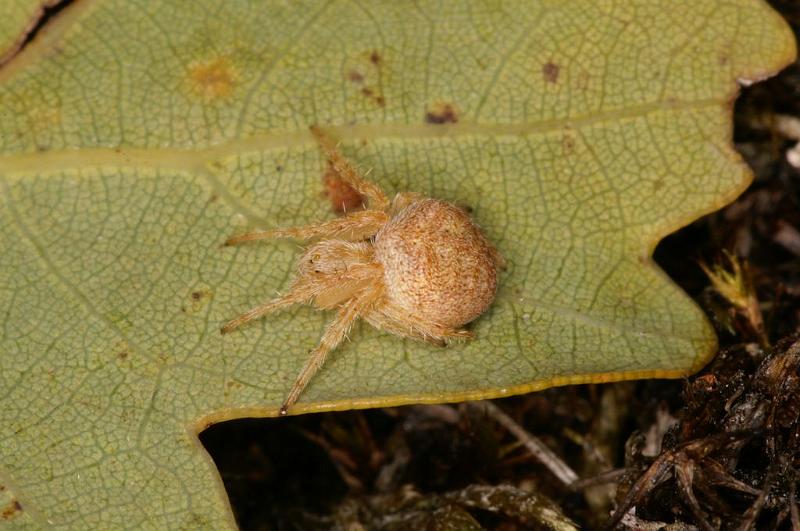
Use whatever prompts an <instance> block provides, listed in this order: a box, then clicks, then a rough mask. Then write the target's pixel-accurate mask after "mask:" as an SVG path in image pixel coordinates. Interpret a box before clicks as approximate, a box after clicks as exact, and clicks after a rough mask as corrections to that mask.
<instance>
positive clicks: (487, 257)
mask: <svg viewBox="0 0 800 531" xmlns="http://www.w3.org/2000/svg"><path fill="white" fill-rule="evenodd" d="M375 259H376V260H377V261H378V262H380V263H381V264H382V265H383V268H384V282H385V286H386V292H387V295H388V297H389V299H390V301H391V302H392V303H394V304H396V305H397V306H399V307H401V308H403V309H404V310H406V311H408V312H409V313H411V314H413V315H416V316H419V317H421V318H423V319H425V320H428V321H431V322H434V323H437V324H439V325H444V326H452V327H458V326H461V325H463V324H466V323H468V322H470V321H472V320H473V319H475V318H476V317H478V316H479V315H480V314H482V313H483V312H484V311H485V310H486V308H487V307H488V306H489V304H491V302H492V301H493V300H494V297H495V291H496V288H497V265H496V263H495V254H494V250H493V248H492V246H491V245H490V244H489V242H488V241H487V240H486V237H485V236H484V235H483V233H482V232H481V230H480V228H478V226H477V225H476V224H475V223H474V222H473V221H472V220H471V219H470V217H469V216H468V215H467V214H466V213H465V212H464V211H463V210H461V209H459V208H457V207H455V206H453V205H451V204H449V203H446V202H444V201H438V200H435V199H423V200H420V201H416V202H414V203H412V204H411V205H409V206H408V207H406V208H405V209H403V210H402V211H400V212H399V213H398V214H397V215H396V216H394V217H393V218H392V219H391V220H390V221H389V222H388V223H387V224H386V225H385V226H384V227H383V228H382V229H381V230H380V231H379V232H378V234H377V235H376V236H375Z"/></svg>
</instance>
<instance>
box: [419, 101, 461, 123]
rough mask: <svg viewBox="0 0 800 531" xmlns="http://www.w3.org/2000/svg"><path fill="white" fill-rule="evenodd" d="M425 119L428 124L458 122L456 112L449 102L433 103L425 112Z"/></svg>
mask: <svg viewBox="0 0 800 531" xmlns="http://www.w3.org/2000/svg"><path fill="white" fill-rule="evenodd" d="M425 121H426V122H427V123H429V124H454V123H457V122H458V112H457V111H456V108H455V107H454V106H453V104H451V103H445V102H437V103H434V104H433V105H432V106H431V107H429V108H428V110H427V111H426V112H425Z"/></svg>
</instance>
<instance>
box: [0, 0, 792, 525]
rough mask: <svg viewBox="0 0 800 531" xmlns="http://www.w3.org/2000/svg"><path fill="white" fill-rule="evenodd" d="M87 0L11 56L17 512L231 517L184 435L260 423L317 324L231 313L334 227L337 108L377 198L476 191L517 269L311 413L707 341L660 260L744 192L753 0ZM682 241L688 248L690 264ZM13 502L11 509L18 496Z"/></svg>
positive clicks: (699, 350) (2, 267)
mask: <svg viewBox="0 0 800 531" xmlns="http://www.w3.org/2000/svg"><path fill="white" fill-rule="evenodd" d="M658 4H659V3H657V2H652V1H650V0H639V1H628V0H625V1H618V2H611V1H597V0H581V1H569V2H566V1H555V0H549V1H548V0H541V1H536V2H522V1H517V2H511V1H509V2H460V1H453V2H445V3H441V2H436V3H435V2H427V1H425V2H418V3H413V4H412V3H407V2H383V3H372V2H365V3H355V2H344V1H330V2H321V1H317V2H307V3H306V4H305V5H301V3H300V2H279V1H270V2H251V3H247V2H216V1H212V0H202V1H201V0H197V1H191V2H189V1H187V2H157V1H151V2H143V1H132V0H109V1H105V2H97V1H93V0H81V1H80V2H75V3H74V4H73V5H71V6H70V7H68V8H67V9H65V10H64V11H62V12H61V13H59V14H58V15H57V16H56V17H54V19H52V20H51V21H50V22H49V23H48V25H47V27H45V28H44V29H43V30H42V31H41V32H40V33H39V35H38V36H37V38H36V39H35V40H34V41H33V42H32V43H31V44H30V45H29V46H27V47H26V48H25V49H24V51H23V52H22V53H20V54H19V55H17V56H16V57H14V58H13V59H12V60H11V61H10V62H9V63H8V64H6V65H5V66H4V67H3V68H2V69H0V248H2V253H0V319H2V321H0V397H2V398H1V399H2V404H3V407H2V408H0V486H1V487H0V503H6V507H7V508H12V507H13V508H16V507H17V506H19V510H14V511H11V512H10V513H9V514H8V515H7V516H6V513H5V512H3V513H2V514H3V515H4V516H3V518H4V519H6V520H7V521H8V522H12V523H13V524H16V525H18V526H20V527H24V526H25V525H30V526H32V527H50V526H64V527H73V528H82V529H85V528H120V527H125V526H130V527H137V528H142V527H144V528H158V529H163V528H181V527H183V528H201V527H214V528H219V527H224V526H227V525H232V517H231V513H230V511H229V509H228V506H227V501H226V498H225V495H224V491H223V488H222V485H221V482H220V480H219V477H218V475H217V473H216V470H215V468H214V466H213V464H212V462H211V460H210V459H209V457H208V455H207V454H206V453H205V452H204V451H203V450H202V448H201V446H200V443H199V442H198V440H197V437H196V434H197V432H198V431H199V430H202V429H203V428H204V427H205V426H207V425H208V424H209V423H211V422H216V421H219V420H222V419H229V418H235V417H242V416H269V415H274V414H276V413H277V408H278V406H279V405H280V402H281V400H282V398H283V397H284V395H285V394H286V392H287V390H288V389H289V387H290V386H291V384H292V382H293V380H294V378H295V376H296V375H297V373H298V372H299V370H300V367H301V366H302V364H303V363H304V362H305V359H306V356H307V353H308V350H309V349H310V348H312V347H313V346H314V345H315V344H316V342H317V340H318V338H319V335H320V332H321V330H322V329H323V327H324V325H325V323H326V322H327V321H328V320H329V319H330V318H331V315H330V314H325V313H323V312H318V311H314V310H312V309H310V308H306V307H300V308H296V309H293V310H291V311H287V312H285V313H282V314H278V315H274V316H271V317H269V318H267V319H264V320H262V321H260V322H258V323H257V324H255V325H254V326H250V327H247V328H243V329H241V330H238V331H236V333H232V334H230V335H228V336H225V337H222V336H220V334H219V332H218V330H219V326H220V325H221V324H222V323H223V322H225V321H226V320H228V319H230V318H232V317H234V316H236V315H237V314H239V313H241V312H242V311H244V310H246V309H248V308H250V307H252V306H254V305H256V304H258V303H260V302H262V301H264V300H265V299H268V298H271V297H272V296H274V294H275V292H276V291H277V290H281V289H283V288H285V287H286V285H287V282H288V279H289V278H290V277H291V275H292V272H293V260H294V259H295V257H296V256H297V253H298V246H297V244H295V243H293V242H265V243H262V244H258V245H250V246H242V247H236V248H225V247H222V246H221V243H222V242H223V241H224V240H225V239H226V238H227V237H229V236H231V235H232V234H235V233H237V232H240V231H241V230H242V229H243V228H244V227H245V226H250V225H255V224H257V225H263V226H269V227H273V226H286V225H294V224H299V223H304V222H308V221H312V220H318V219H322V218H325V217H326V216H332V214H331V213H330V210H329V205H328V204H326V201H325V200H323V199H321V198H320V192H321V189H322V184H321V175H322V172H323V169H324V165H323V160H322V157H321V154H320V153H319V151H318V149H317V147H316V145H315V144H314V142H313V140H312V138H311V136H310V134H309V132H308V127H309V126H310V125H311V124H319V125H321V126H323V127H325V128H326V129H327V130H328V131H329V132H331V133H332V134H333V135H335V136H337V137H338V138H340V139H341V140H342V141H343V144H342V148H343V150H344V151H345V153H346V154H347V155H348V156H349V157H350V158H352V159H353V160H354V161H356V163H357V164H358V165H360V167H362V168H372V169H373V171H372V173H371V174H370V177H371V178H374V180H375V181H376V182H378V183H379V184H380V185H381V186H383V187H384V188H385V189H386V190H387V191H388V192H390V193H394V192H397V191H417V192H422V193H424V194H428V195H430V196H433V197H437V198H441V199H445V200H449V201H452V202H457V203H460V204H465V205H469V206H470V207H472V209H473V212H474V217H475V218H476V219H477V221H478V222H479V223H480V224H481V226H482V227H484V229H485V230H486V232H487V234H488V235H489V237H490V239H491V240H492V241H493V242H494V243H495V244H496V245H497V246H498V248H499V249H500V250H501V252H502V253H503V254H504V255H505V257H506V258H507V260H508V262H509V268H508V270H507V271H506V272H505V273H504V274H503V276H502V279H501V285H500V288H499V292H498V296H497V301H496V302H495V303H494V305H493V306H492V308H491V309H490V311H488V312H487V313H486V314H485V315H484V316H483V317H481V318H480V319H479V320H478V321H477V322H476V323H475V327H474V330H475V332H476V334H477V336H478V339H477V340H475V341H473V342H470V343H468V344H464V345H456V346H451V347H448V348H445V349H442V348H436V347H432V346H428V345H424V344H420V343H415V342H412V341H406V340H402V339H399V338H396V337H394V336H391V335H388V334H386V333H381V332H378V331H376V330H373V329H371V328H370V327H368V326H365V325H359V326H356V328H355V329H354V331H353V333H352V334H351V339H352V341H351V342H349V343H348V344H346V345H344V346H343V347H342V348H340V349H338V350H337V351H336V352H335V353H334V355H333V356H332V358H331V359H330V360H329V362H328V363H327V364H326V366H325V367H324V369H323V371H322V372H321V373H320V374H319V375H318V377H317V378H315V380H314V381H313V382H312V383H311V385H310V386H309V387H308V389H307V390H306V392H305V393H304V395H303V396H302V398H301V402H300V403H299V404H298V405H297V406H296V407H295V408H294V412H297V413H299V412H308V411H324V410H331V409H346V408H351V407H370V406H381V405H390V404H402V403H409V402H437V401H450V400H462V399H468V398H481V397H489V396H501V395H507V394H512V393H522V392H527V391H533V390H536V389H541V388H544V387H547V386H552V385H562V384H568V383H577V382H600V381H608V380H615V379H626V378H642V377H677V376H680V375H684V374H686V373H688V372H690V371H692V370H695V369H697V368H698V367H700V366H701V365H703V364H704V363H705V361H706V360H707V359H708V358H709V356H711V355H712V354H713V352H714V350H715V348H716V339H715V337H714V334H713V332H712V330H711V328H710V327H709V325H708V324H707V322H706V321H705V319H704V317H703V316H702V314H701V312H700V311H699V310H698V309H697V307H696V306H695V305H694V304H693V303H692V302H691V301H690V300H689V299H688V298H687V297H686V296H685V295H684V294H683V293H682V292H681V291H680V290H679V289H678V288H677V287H676V286H675V285H673V284H672V282H671V281H669V279H667V278H666V277H665V275H664V274H663V273H662V272H661V271H660V270H658V269H657V268H656V267H655V266H654V265H653V263H652V261H651V258H650V256H651V252H652V250H653V247H654V246H655V244H656V242H657V241H658V240H659V239H660V238H661V237H663V236H664V235H665V234H667V233H669V232H670V231H673V230H675V229H676V228H678V227H680V226H682V225H684V224H686V223H689V222H690V221H692V220H693V219H695V218H697V217H698V216H700V215H702V214H704V213H706V212H710V211H712V210H714V209H716V208H719V207H720V206H722V205H724V204H726V203H727V202H729V201H731V200H732V199H733V198H734V197H736V195H737V194H739V193H740V192H741V191H742V190H743V188H744V187H745V186H747V184H748V183H749V181H750V174H749V172H748V170H747V168H746V167H745V165H744V164H743V163H742V161H741V160H740V158H739V157H738V156H737V155H736V154H735V153H734V152H733V150H732V148H731V146H730V136H731V116H730V113H731V101H732V99H733V98H734V96H735V94H736V92H737V84H736V80H737V79H744V80H755V79H759V78H762V77H765V76H767V75H769V74H771V73H773V72H775V71H776V70H777V69H778V68H780V67H781V66H782V65H785V64H786V63H787V62H789V61H790V60H791V59H792V57H793V56H794V53H795V51H794V42H793V40H792V37H791V34H790V32H789V30H788V28H787V27H786V25H785V24H784V22H783V21H782V20H780V19H779V18H778V17H777V15H776V14H775V13H773V12H772V11H771V10H769V9H768V8H767V7H766V5H765V4H763V3H762V2H759V1H756V0H728V1H725V2H722V1H717V0H704V1H691V2H690V1H686V2H683V3H681V4H680V5H679V6H678V5H676V6H674V7H670V8H667V9H661V8H659V7H658ZM687 259H689V257H687ZM0 511H3V508H0Z"/></svg>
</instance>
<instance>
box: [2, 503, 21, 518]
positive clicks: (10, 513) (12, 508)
mask: <svg viewBox="0 0 800 531" xmlns="http://www.w3.org/2000/svg"><path fill="white" fill-rule="evenodd" d="M21 512H22V504H21V503H19V502H18V501H17V500H16V499H12V500H11V502H10V503H9V504H8V505H7V506H6V507H5V508H4V509H3V512H0V518H2V519H3V520H11V519H12V518H16V517H17V516H19V514H20V513H21Z"/></svg>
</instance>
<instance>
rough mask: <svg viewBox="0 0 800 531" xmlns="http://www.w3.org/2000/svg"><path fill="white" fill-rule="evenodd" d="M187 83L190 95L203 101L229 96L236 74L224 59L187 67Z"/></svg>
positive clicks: (220, 58)
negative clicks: (190, 91) (189, 86)
mask: <svg viewBox="0 0 800 531" xmlns="http://www.w3.org/2000/svg"><path fill="white" fill-rule="evenodd" d="M188 78H189V83H190V85H191V90H192V93H194V94H195V95H197V96H200V97H202V98H203V99H205V100H216V99H220V98H225V97H227V96H229V95H230V94H231V93H232V92H233V89H234V86H235V84H236V72H235V71H234V69H233V65H231V63H230V61H229V60H228V59H226V58H224V57H219V58H216V59H212V60H210V61H205V62H202V63H193V64H192V65H190V66H189V73H188Z"/></svg>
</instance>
